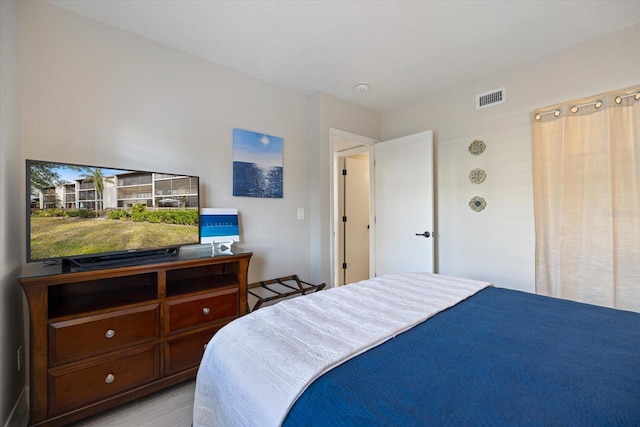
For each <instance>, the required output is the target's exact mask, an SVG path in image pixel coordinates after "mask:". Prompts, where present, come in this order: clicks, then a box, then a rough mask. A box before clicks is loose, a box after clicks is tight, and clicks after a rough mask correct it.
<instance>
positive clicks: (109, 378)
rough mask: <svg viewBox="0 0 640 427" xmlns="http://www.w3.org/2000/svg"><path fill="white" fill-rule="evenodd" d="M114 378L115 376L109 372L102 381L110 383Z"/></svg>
mask: <svg viewBox="0 0 640 427" xmlns="http://www.w3.org/2000/svg"><path fill="white" fill-rule="evenodd" d="M115 379H116V377H115V376H114V375H113V374H109V375H107V377H106V378H105V379H104V382H105V383H107V384H111V383H112V382H113V381H114V380H115Z"/></svg>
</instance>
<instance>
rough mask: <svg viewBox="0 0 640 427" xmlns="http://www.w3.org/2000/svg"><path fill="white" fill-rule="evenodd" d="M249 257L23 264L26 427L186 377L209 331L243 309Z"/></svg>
mask: <svg viewBox="0 0 640 427" xmlns="http://www.w3.org/2000/svg"><path fill="white" fill-rule="evenodd" d="M251 255H252V254H251V253H250V252H247V253H240V254H235V255H224V256H216V257H204V258H195V259H181V260H177V261H171V262H163V263H157V264H148V265H138V266H130V267H118V268H109V269H103V270H93V271H81V272H67V273H64V272H62V271H61V269H60V267H59V266H50V267H42V266H39V267H32V268H30V269H29V270H25V271H24V272H23V273H24V274H23V275H22V277H21V278H20V279H19V282H20V285H21V286H22V288H23V289H24V292H25V294H26V296H27V300H28V303H29V312H30V313H29V316H30V352H29V356H30V367H31V373H30V421H29V425H33V426H61V425H66V424H69V423H71V422H73V421H76V420H79V419H82V418H85V417H88V416H90V415H93V414H95V413H97V412H100V411H102V410H105V409H108V408H111V407H113V406H116V405H120V404H122V403H125V402H128V401H130V400H133V399H137V398H139V397H141V396H144V395H147V394H150V393H153V392H155V391H158V390H160V389H163V388H166V387H169V386H171V385H174V384H177V383H179V382H182V381H184V380H187V379H189V378H193V377H194V376H195V375H196V373H197V370H198V365H199V363H200V360H201V358H202V353H203V351H204V347H205V346H206V344H207V343H208V342H209V340H210V339H211V337H212V336H213V335H214V334H215V333H216V332H217V331H218V330H219V329H220V328H221V327H222V326H224V325H225V324H227V323H229V322H230V321H232V320H233V319H235V318H237V317H239V316H242V315H244V314H246V313H247V272H248V268H249V260H250V258H251Z"/></svg>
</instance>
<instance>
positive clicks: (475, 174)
mask: <svg viewBox="0 0 640 427" xmlns="http://www.w3.org/2000/svg"><path fill="white" fill-rule="evenodd" d="M486 178H487V173H486V172H485V171H483V170H482V169H474V170H472V171H471V172H470V173H469V181H471V182H473V183H474V184H482V183H483V182H484V180H485V179H486Z"/></svg>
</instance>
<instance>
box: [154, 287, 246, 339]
mask: <svg viewBox="0 0 640 427" xmlns="http://www.w3.org/2000/svg"><path fill="white" fill-rule="evenodd" d="M239 307H240V304H239V301H238V289H237V288H234V289H227V290H224V291H219V292H215V293H210V294H205V295H198V296H195V297H190V298H181V299H178V300H172V301H167V303H166V305H165V310H166V311H165V315H164V321H165V334H169V333H172V332H177V331H181V330H185V329H189V328H194V327H197V326H203V325H206V324H208V323H212V322H218V321H221V320H224V319H230V318H235V317H238V316H239Z"/></svg>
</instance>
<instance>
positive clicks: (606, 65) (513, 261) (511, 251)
mask: <svg viewBox="0 0 640 427" xmlns="http://www.w3.org/2000/svg"><path fill="white" fill-rule="evenodd" d="M532 36H535V35H532ZM638 40H640V25H636V26H634V27H631V28H628V29H626V30H623V31H619V32H616V33H613V34H610V35H607V36H605V37H601V38H598V39H596V40H592V41H590V42H587V43H583V44H581V45H578V46H575V47H573V48H570V49H567V50H565V51H562V52H559V53H557V54H555V55H552V56H549V57H546V58H543V59H540V60H538V61H535V62H532V63H529V64H526V65H523V66H520V67H517V68H514V69H511V70H508V71H505V72H503V73H500V74H497V75H495V76H492V77H491V78H487V79H481V80H478V81H476V82H473V83H471V84H468V85H465V86H462V87H459V88H457V89H455V90H451V91H448V92H444V93H442V94H439V95H438V96H434V97H432V98H430V99H426V100H424V101H421V102H418V103H416V104H414V105H410V106H407V107H405V108H402V109H398V110H395V111H392V112H388V113H385V114H383V115H382V131H381V132H382V139H383V140H387V139H392V138H395V137H398V136H403V135H408V134H412V133H416V132H419V131H423V130H427V129H432V130H434V132H435V140H436V151H437V193H438V194H437V198H438V203H437V204H438V208H437V213H438V229H437V232H438V237H437V239H438V240H437V242H438V243H437V248H438V264H439V272H440V273H442V274H449V275H457V276H465V277H472V278H478V279H484V280H490V281H492V282H494V283H495V284H496V285H498V286H503V287H509V288H514V289H520V290H525V291H530V292H533V291H534V287H535V277H534V276H535V275H534V272H535V254H534V250H535V238H534V221H533V188H532V185H533V184H532V176H531V175H532V168H531V161H532V159H531V126H530V121H529V113H530V112H531V111H532V110H534V109H535V108H539V107H545V106H549V105H551V104H554V103H558V102H562V101H569V100H572V99H576V98H581V97H585V96H590V95H596V94H598V93H602V92H605V91H608V90H613V89H619V88H625V87H629V86H632V85H636V84H638V83H640V81H639V80H638V79H639V76H640V72H639V71H638V70H640V43H638ZM502 86H506V94H507V102H506V103H505V104H502V105H498V106H495V107H492V108H488V109H485V110H479V111H476V110H475V105H474V103H475V95H476V94H479V93H483V92H486V91H489V90H492V89H496V88H500V87H502ZM475 139H481V140H483V141H484V142H485V143H486V144H487V149H486V151H485V153H484V154H482V155H480V156H478V157H476V156H473V155H471V154H470V153H469V152H468V151H467V148H468V146H469V144H470V143H471V142H472V141H473V140H475ZM475 168H482V169H484V170H485V171H486V172H487V179H486V181H485V182H484V183H483V184H480V185H476V184H471V183H470V182H469V179H468V175H469V172H470V171H471V170H472V169H475ZM473 196H481V197H484V198H485V199H486V200H487V207H486V209H485V210H484V211H483V212H480V213H475V212H473V211H471V209H470V208H469V207H468V202H469V200H470V199H471V198H472V197H473Z"/></svg>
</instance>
